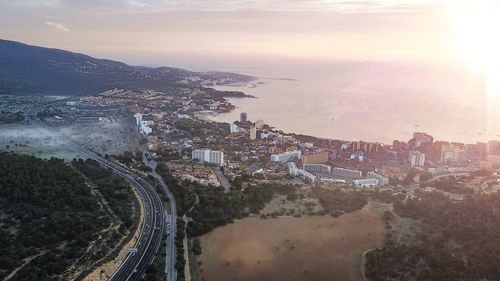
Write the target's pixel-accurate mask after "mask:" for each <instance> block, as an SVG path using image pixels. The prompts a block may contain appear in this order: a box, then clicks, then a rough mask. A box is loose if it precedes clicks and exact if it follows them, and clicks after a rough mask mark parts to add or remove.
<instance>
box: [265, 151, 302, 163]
mask: <svg viewBox="0 0 500 281" xmlns="http://www.w3.org/2000/svg"><path fill="white" fill-rule="evenodd" d="M301 156H302V152H300V150H295V151H289V152H284V153H280V154H271V162H282V163H285V162H288V161H290V160H293V159H300V157H301Z"/></svg>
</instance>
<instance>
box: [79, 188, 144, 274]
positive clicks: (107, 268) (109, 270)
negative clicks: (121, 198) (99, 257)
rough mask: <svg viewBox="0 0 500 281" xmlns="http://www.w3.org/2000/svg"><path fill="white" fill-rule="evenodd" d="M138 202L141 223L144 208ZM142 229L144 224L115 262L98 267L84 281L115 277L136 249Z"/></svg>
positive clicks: (140, 202) (140, 225)
mask: <svg viewBox="0 0 500 281" xmlns="http://www.w3.org/2000/svg"><path fill="white" fill-rule="evenodd" d="M134 193H135V191H134ZM136 196H137V197H138V196H139V195H137V193H136ZM138 201H139V204H140V208H139V209H140V219H139V221H140V222H142V221H143V219H144V210H143V206H142V201H141V200H138ZM141 228H142V224H139V227H138V228H137V230H136V232H135V234H134V236H133V237H132V239H130V241H128V243H127V244H125V246H124V247H123V248H122V249H121V250H120V252H119V253H118V255H117V256H116V257H115V258H114V259H113V260H111V261H109V262H107V263H105V264H103V265H102V266H100V267H97V268H96V269H94V271H92V272H91V273H90V274H89V275H87V276H86V277H85V278H84V279H83V280H84V281H105V280H108V279H109V277H111V275H113V273H114V272H115V271H116V270H117V269H118V267H119V266H120V264H121V263H122V262H123V260H124V258H125V257H126V256H127V252H128V249H129V248H133V247H134V245H135V243H136V241H137V239H138V238H139V235H140V233H141Z"/></svg>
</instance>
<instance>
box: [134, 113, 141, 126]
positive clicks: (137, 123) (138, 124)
mask: <svg viewBox="0 0 500 281" xmlns="http://www.w3.org/2000/svg"><path fill="white" fill-rule="evenodd" d="M134 118H135V125H136V126H137V127H140V126H141V121H142V114H140V113H136V114H134Z"/></svg>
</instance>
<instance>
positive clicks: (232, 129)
mask: <svg viewBox="0 0 500 281" xmlns="http://www.w3.org/2000/svg"><path fill="white" fill-rule="evenodd" d="M239 130H240V127H238V125H236V124H235V123H231V124H229V132H230V133H237V132H238V131H239Z"/></svg>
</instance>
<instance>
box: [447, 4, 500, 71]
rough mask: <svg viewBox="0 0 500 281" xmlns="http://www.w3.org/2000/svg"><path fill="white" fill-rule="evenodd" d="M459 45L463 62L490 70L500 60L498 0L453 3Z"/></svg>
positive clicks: (499, 10) (499, 11)
mask: <svg viewBox="0 0 500 281" xmlns="http://www.w3.org/2000/svg"><path fill="white" fill-rule="evenodd" d="M449 3H450V4H449V5H450V7H451V11H452V16H453V21H454V25H455V28H456V41H457V42H456V46H457V48H458V51H459V52H460V54H461V56H463V59H464V60H465V61H467V62H468V63H471V64H472V65H473V66H475V67H480V68H481V69H484V70H488V69H489V68H491V67H496V65H497V64H498V63H499V61H500V52H499V50H500V36H498V28H499V27H500V7H499V6H498V4H495V1H490V0H474V1H456V0H453V1H450V2H449Z"/></svg>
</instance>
